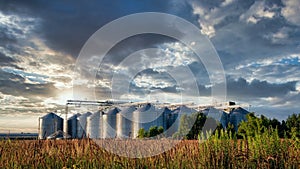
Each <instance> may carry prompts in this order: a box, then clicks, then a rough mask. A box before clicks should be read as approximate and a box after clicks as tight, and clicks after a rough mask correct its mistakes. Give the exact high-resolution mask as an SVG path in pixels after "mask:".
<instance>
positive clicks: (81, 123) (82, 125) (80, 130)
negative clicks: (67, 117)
mask: <svg viewBox="0 0 300 169" xmlns="http://www.w3.org/2000/svg"><path fill="white" fill-rule="evenodd" d="M91 114H92V113H91V112H87V113H84V114H82V115H81V116H79V117H78V118H77V120H78V121H77V138H86V136H87V135H86V123H87V117H88V116H90V115H91Z"/></svg>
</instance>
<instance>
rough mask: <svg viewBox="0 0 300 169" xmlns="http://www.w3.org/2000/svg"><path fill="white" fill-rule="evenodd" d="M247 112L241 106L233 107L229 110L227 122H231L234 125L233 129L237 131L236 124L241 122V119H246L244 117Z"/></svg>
mask: <svg viewBox="0 0 300 169" xmlns="http://www.w3.org/2000/svg"><path fill="white" fill-rule="evenodd" d="M248 113H249V112H248V111H247V110H245V109H243V108H241V107H238V108H233V109H232V110H231V111H230V114H229V122H230V123H231V124H233V126H234V129H235V130H236V131H237V130H238V125H239V124H240V123H241V122H242V121H246V120H247V118H246V115H247V114H248Z"/></svg>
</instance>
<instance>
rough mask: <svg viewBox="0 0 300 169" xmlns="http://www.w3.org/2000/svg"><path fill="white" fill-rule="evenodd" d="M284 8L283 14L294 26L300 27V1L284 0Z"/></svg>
mask: <svg viewBox="0 0 300 169" xmlns="http://www.w3.org/2000/svg"><path fill="white" fill-rule="evenodd" d="M282 3H283V4H284V7H283V8H282V9H281V14H282V16H284V17H285V18H286V20H287V21H289V22H290V23H292V24H295V25H298V26H299V25H300V15H299V11H300V1H298V0H283V1H282Z"/></svg>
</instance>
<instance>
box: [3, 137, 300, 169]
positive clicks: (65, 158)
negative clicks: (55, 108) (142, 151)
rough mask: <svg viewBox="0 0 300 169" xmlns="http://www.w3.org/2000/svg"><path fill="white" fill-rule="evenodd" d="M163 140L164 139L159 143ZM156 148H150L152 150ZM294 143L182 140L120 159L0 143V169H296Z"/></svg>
mask: <svg viewBox="0 0 300 169" xmlns="http://www.w3.org/2000/svg"><path fill="white" fill-rule="evenodd" d="M161 141H166V140H161ZM153 146H155V145H153ZM299 166H300V143H299V140H290V139H279V138H278V137H275V136H274V137H273V136H270V135H269V136H266V137H265V136H263V135H261V136H259V137H254V138H249V139H243V140H236V139H230V138H227V137H220V136H218V139H216V137H213V138H210V139H209V140H207V141H201V140H199V141H198V140H185V141H182V142H180V143H179V144H178V145H177V146H176V147H174V148H172V149H171V150H169V151H167V152H164V153H162V154H159V155H156V156H153V157H148V158H125V157H119V156H117V155H114V154H111V153H109V152H107V151H105V150H103V149H102V148H100V147H99V146H98V145H97V144H95V143H94V142H93V141H92V140H88V139H86V140H44V141H43V140H34V141H29V140H27V141H26V140H23V141H22V140H19V141H17V140H16V141H9V140H8V141H7V140H6V141H5V140H2V141H0V168H299Z"/></svg>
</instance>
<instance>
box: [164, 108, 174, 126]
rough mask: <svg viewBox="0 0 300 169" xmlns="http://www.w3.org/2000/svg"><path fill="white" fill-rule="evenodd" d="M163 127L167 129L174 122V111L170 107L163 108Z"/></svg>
mask: <svg viewBox="0 0 300 169" xmlns="http://www.w3.org/2000/svg"><path fill="white" fill-rule="evenodd" d="M163 115H164V118H163V124H164V125H163V127H164V130H167V129H168V128H169V127H170V126H171V125H172V124H171V119H172V117H171V116H172V111H171V110H170V109H169V108H168V107H164V108H163Z"/></svg>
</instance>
